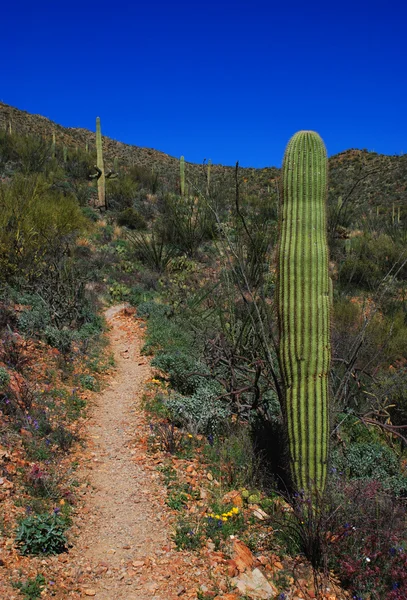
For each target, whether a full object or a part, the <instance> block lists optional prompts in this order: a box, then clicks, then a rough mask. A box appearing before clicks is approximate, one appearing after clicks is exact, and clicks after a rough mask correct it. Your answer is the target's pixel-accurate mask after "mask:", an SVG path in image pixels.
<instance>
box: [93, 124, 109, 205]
mask: <svg viewBox="0 0 407 600" xmlns="http://www.w3.org/2000/svg"><path fill="white" fill-rule="evenodd" d="M96 167H97V170H98V173H99V177H98V178H97V180H98V198H99V206H100V207H102V208H107V206H106V175H105V167H104V164H103V148H102V130H101V127H100V117H96Z"/></svg>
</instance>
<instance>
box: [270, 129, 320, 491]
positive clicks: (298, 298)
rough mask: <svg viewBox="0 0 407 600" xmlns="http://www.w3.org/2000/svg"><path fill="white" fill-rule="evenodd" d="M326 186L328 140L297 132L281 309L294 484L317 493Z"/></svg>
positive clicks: (291, 147)
mask: <svg viewBox="0 0 407 600" xmlns="http://www.w3.org/2000/svg"><path fill="white" fill-rule="evenodd" d="M326 192H327V158H326V150H325V146H324V143H323V141H322V139H321V138H320V137H319V135H318V134H317V133H315V132H313V131H300V132H298V133H296V134H295V135H294V136H293V137H292V138H291V140H290V141H289V143H288V146H287V148H286V152H285V156H284V163H283V195H282V207H281V215H280V241H279V254H278V288H277V290H278V291H277V311H278V324H279V332H280V342H279V360H280V366H281V374H282V379H283V387H284V413H285V419H286V426H287V433H288V446H289V453H290V469H291V477H292V480H293V484H294V486H295V487H296V488H297V490H305V491H307V492H312V493H313V492H316V491H317V492H322V491H323V489H324V487H325V482H326V475H327V460H328V439H329V384H328V376H329V367H330V359H331V343H330V305H331V302H330V279H329V273H328V242H327V226H326Z"/></svg>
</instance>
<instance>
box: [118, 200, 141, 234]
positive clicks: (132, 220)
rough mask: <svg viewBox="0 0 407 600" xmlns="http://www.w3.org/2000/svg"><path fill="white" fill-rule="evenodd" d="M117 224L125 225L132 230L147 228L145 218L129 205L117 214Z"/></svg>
mask: <svg viewBox="0 0 407 600" xmlns="http://www.w3.org/2000/svg"><path fill="white" fill-rule="evenodd" d="M117 224H118V225H120V226H121V227H127V228H128V229H131V230H134V231H140V230H142V229H146V228H147V223H146V220H145V218H144V217H143V216H142V215H141V214H140V213H139V212H138V211H137V210H136V209H135V208H132V207H131V206H129V207H128V208H125V209H124V210H123V211H122V212H121V213H119V215H118V216H117Z"/></svg>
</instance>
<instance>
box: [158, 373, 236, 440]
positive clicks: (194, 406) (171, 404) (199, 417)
mask: <svg viewBox="0 0 407 600" xmlns="http://www.w3.org/2000/svg"><path fill="white" fill-rule="evenodd" d="M221 395H222V387H221V386H220V384H219V383H217V382H216V381H208V382H206V383H205V384H204V385H201V386H200V387H199V388H198V389H197V390H196V391H195V392H194V393H193V394H191V395H190V396H182V395H181V394H178V393H174V394H172V395H170V396H169V397H168V398H167V399H166V401H165V404H166V406H167V408H168V410H169V411H170V415H171V419H172V420H173V421H174V422H175V423H176V424H178V425H180V426H181V427H184V428H185V429H187V430H188V431H190V432H191V433H203V434H205V435H210V434H211V435H213V434H214V433H216V432H220V431H222V430H223V429H224V428H225V426H226V425H227V422H228V421H229V419H230V416H231V411H230V407H229V405H228V404H227V402H226V401H225V400H223V399H222V398H221V397H220V396H221Z"/></svg>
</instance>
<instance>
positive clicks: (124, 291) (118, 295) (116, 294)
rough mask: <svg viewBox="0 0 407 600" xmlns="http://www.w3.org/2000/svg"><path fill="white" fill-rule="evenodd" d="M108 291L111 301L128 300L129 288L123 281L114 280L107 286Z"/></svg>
mask: <svg viewBox="0 0 407 600" xmlns="http://www.w3.org/2000/svg"><path fill="white" fill-rule="evenodd" d="M109 293H110V297H111V299H112V301H113V302H123V301H125V300H128V298H129V296H130V294H131V289H130V288H129V287H127V285H124V284H123V283H118V282H114V283H113V284H112V285H111V286H110V288H109Z"/></svg>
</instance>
